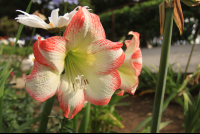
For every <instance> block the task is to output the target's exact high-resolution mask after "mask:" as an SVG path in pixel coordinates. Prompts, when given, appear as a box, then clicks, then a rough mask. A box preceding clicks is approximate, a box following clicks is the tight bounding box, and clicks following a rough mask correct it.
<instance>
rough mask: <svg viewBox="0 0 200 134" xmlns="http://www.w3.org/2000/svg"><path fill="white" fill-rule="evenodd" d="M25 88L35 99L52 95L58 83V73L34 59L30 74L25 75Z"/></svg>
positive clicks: (40, 99) (43, 98)
mask: <svg viewBox="0 0 200 134" xmlns="http://www.w3.org/2000/svg"><path fill="white" fill-rule="evenodd" d="M25 83H26V90H27V92H28V93H29V95H30V96H31V97H32V98H33V99H35V100H37V101H45V100H47V99H49V98H50V97H52V96H53V95H54V94H55V93H56V92H57V89H58V87H59V84H60V75H59V74H58V73H57V72H56V71H54V70H52V69H51V68H50V67H46V66H43V65H41V64H39V63H38V62H37V61H36V60H35V62H34V67H33V70H32V72H31V74H30V75H28V76H27V77H26V82H25Z"/></svg>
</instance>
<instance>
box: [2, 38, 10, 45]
mask: <svg viewBox="0 0 200 134" xmlns="http://www.w3.org/2000/svg"><path fill="white" fill-rule="evenodd" d="M1 44H4V45H8V44H9V42H8V40H6V39H2V40H0V45H1Z"/></svg>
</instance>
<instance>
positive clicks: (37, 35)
mask: <svg viewBox="0 0 200 134" xmlns="http://www.w3.org/2000/svg"><path fill="white" fill-rule="evenodd" d="M39 37H40V40H44V37H42V36H40V35H39V34H35V36H33V40H38V38H39Z"/></svg>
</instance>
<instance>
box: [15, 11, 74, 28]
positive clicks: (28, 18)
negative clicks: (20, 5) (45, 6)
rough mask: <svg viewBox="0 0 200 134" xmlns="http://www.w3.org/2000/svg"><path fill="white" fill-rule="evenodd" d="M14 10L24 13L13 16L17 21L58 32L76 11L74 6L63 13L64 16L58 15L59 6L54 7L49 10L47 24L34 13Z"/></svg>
mask: <svg viewBox="0 0 200 134" xmlns="http://www.w3.org/2000/svg"><path fill="white" fill-rule="evenodd" d="M16 11H18V12H21V13H23V14H24V15H22V14H21V15H18V17H16V18H15V19H16V20H17V21H18V22H19V23H22V24H24V25H27V26H30V27H35V28H42V29H46V30H48V31H50V32H58V31H62V30H64V29H65V28H66V26H67V25H68V24H69V22H70V21H71V19H72V17H73V16H74V14H75V13H76V12H77V11H76V8H75V9H74V10H73V11H71V12H70V13H66V14H64V16H58V11H59V8H58V9H54V10H52V12H51V17H49V21H50V23H49V24H47V23H46V22H45V21H44V20H43V19H41V18H40V17H38V16H37V15H35V14H28V13H26V12H24V11H21V10H16Z"/></svg>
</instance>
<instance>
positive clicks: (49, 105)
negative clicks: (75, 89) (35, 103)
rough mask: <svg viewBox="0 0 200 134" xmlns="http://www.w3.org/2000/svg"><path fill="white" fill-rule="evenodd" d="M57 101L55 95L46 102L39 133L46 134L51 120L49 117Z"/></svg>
mask: <svg viewBox="0 0 200 134" xmlns="http://www.w3.org/2000/svg"><path fill="white" fill-rule="evenodd" d="M54 100H55V95H54V96H53V97H51V98H49V99H48V100H46V102H45V104H44V107H43V110H42V114H41V119H40V124H39V127H38V131H37V132H38V133H45V132H46V129H47V124H48V120H49V117H48V116H49V115H50V113H51V109H52V107H53V103H54Z"/></svg>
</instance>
